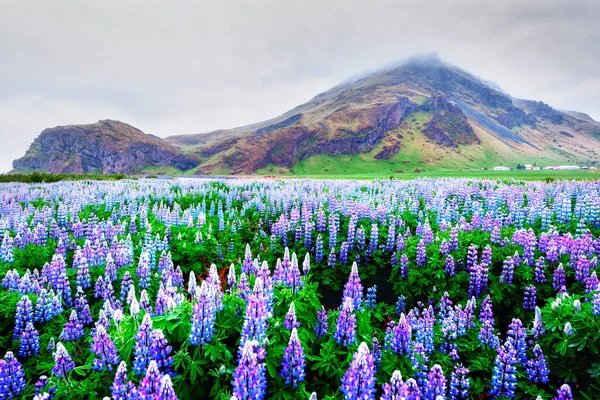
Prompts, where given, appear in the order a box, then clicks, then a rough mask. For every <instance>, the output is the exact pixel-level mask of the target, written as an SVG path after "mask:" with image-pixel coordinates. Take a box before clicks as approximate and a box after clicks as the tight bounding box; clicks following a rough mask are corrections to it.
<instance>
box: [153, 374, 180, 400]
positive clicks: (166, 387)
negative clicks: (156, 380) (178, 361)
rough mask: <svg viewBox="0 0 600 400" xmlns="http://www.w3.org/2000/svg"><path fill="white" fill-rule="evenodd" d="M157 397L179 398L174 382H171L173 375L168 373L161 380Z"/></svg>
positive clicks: (171, 399)
mask: <svg viewBox="0 0 600 400" xmlns="http://www.w3.org/2000/svg"><path fill="white" fill-rule="evenodd" d="M156 399H160V400H177V399H178V398H177V395H176V394H175V389H174V388H173V383H172V382H171V377H170V376H169V375H168V374H166V375H164V376H163V377H162V379H161V380H160V388H159V390H158V396H156Z"/></svg>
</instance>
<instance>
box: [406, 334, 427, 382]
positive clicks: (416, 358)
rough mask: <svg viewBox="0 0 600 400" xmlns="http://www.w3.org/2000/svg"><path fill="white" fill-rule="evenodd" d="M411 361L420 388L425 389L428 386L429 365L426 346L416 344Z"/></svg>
mask: <svg viewBox="0 0 600 400" xmlns="http://www.w3.org/2000/svg"><path fill="white" fill-rule="evenodd" d="M410 361H411V362H412V368H413V370H414V371H416V372H415V376H416V377H417V381H418V383H419V386H421V387H425V385H426V384H427V370H428V368H427V364H428V363H429V357H428V356H427V352H426V351H425V346H424V345H423V343H421V342H415V343H414V345H413V348H412V353H411V354H410Z"/></svg>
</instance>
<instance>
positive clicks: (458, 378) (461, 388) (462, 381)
mask: <svg viewBox="0 0 600 400" xmlns="http://www.w3.org/2000/svg"><path fill="white" fill-rule="evenodd" d="M468 373H469V370H468V369H466V368H465V367H463V366H462V364H458V365H457V366H455V367H454V372H452V373H451V374H450V391H449V392H448V395H449V397H450V400H459V399H467V398H469V389H470V387H471V382H470V381H469V378H467V374H468Z"/></svg>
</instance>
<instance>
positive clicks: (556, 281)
mask: <svg viewBox="0 0 600 400" xmlns="http://www.w3.org/2000/svg"><path fill="white" fill-rule="evenodd" d="M566 284H567V275H566V274H565V270H564V268H563V265H562V264H559V265H558V267H557V268H556V269H555V270H554V275H553V276H552V287H553V288H554V289H556V290H560V289H561V288H562V287H564V286H566Z"/></svg>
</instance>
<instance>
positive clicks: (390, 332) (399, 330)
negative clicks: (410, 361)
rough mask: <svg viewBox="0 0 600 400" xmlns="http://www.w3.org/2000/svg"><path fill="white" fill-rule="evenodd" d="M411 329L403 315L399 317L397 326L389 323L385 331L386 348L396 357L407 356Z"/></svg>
mask: <svg viewBox="0 0 600 400" xmlns="http://www.w3.org/2000/svg"><path fill="white" fill-rule="evenodd" d="M411 333H412V328H411V326H410V323H409V322H408V321H407V319H406V316H405V315H404V313H402V314H401V315H400V320H399V321H398V324H395V323H394V322H393V321H392V322H390V324H389V325H388V328H387V330H386V340H385V344H386V347H387V348H389V349H390V350H392V351H393V352H394V353H396V354H398V355H402V354H407V353H408V352H409V351H410V348H411V343H412V339H411Z"/></svg>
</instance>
